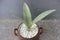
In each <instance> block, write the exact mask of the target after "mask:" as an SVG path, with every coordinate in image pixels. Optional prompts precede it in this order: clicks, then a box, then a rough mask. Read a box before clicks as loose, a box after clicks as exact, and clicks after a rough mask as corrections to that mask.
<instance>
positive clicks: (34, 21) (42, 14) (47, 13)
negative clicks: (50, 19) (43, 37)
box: [33, 9, 56, 23]
mask: <svg viewBox="0 0 60 40" xmlns="http://www.w3.org/2000/svg"><path fill="white" fill-rule="evenodd" d="M54 11H56V10H55V9H53V10H47V11H44V12H42V13H41V14H39V15H38V16H37V17H36V18H35V19H34V20H33V23H36V22H38V21H40V20H42V19H43V18H44V17H46V16H48V15H49V14H51V13H52V12H54Z"/></svg>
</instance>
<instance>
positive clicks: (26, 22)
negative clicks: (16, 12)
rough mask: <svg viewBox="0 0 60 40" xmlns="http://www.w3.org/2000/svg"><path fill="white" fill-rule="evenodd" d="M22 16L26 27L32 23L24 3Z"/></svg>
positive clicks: (28, 10)
mask: <svg viewBox="0 0 60 40" xmlns="http://www.w3.org/2000/svg"><path fill="white" fill-rule="evenodd" d="M23 16H24V22H25V24H26V26H27V27H28V28H30V27H31V25H32V18H31V12H30V9H29V7H28V5H27V4H26V3H24V6H23Z"/></svg>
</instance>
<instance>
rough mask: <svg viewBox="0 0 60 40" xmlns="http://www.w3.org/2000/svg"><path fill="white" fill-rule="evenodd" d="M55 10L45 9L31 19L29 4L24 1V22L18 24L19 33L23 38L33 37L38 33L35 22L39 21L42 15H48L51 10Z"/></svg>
mask: <svg viewBox="0 0 60 40" xmlns="http://www.w3.org/2000/svg"><path fill="white" fill-rule="evenodd" d="M54 11H56V10H55V9H53V10H47V11H44V12H42V13H41V14H39V15H38V16H37V17H36V18H35V19H34V20H32V16H31V12H30V9H29V6H28V5H27V4H26V3H24V5H23V17H24V22H23V23H22V24H21V25H20V27H19V30H18V31H19V34H20V35H21V37H23V38H27V39H30V38H33V37H35V36H36V35H37V34H38V30H39V28H38V26H37V24H36V23H37V22H38V21H41V20H42V19H43V18H44V17H46V16H48V15H49V14H51V13H52V12H54Z"/></svg>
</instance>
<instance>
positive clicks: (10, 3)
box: [0, 0, 60, 19]
mask: <svg viewBox="0 0 60 40" xmlns="http://www.w3.org/2000/svg"><path fill="white" fill-rule="evenodd" d="M25 2H27V4H28V5H29V7H30V9H31V13H32V16H33V18H35V17H36V16H37V15H39V14H40V13H41V12H43V11H45V10H48V9H56V12H54V13H53V14H51V15H49V16H48V17H46V19H60V0H25ZM23 3H24V0H0V18H7V19H10V18H19V17H21V18H22V13H23V12H22V11H23V10H22V9H23Z"/></svg>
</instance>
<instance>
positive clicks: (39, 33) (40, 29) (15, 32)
mask: <svg viewBox="0 0 60 40" xmlns="http://www.w3.org/2000/svg"><path fill="white" fill-rule="evenodd" d="M19 26H20V25H19ZM19 26H18V28H15V29H14V34H15V36H17V37H18V38H19V40H38V39H39V38H40V35H41V34H42V33H43V28H42V27H39V25H37V26H38V33H37V35H36V36H35V37H33V38H23V37H22V36H21V35H20V34H19V31H18V30H19Z"/></svg>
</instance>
